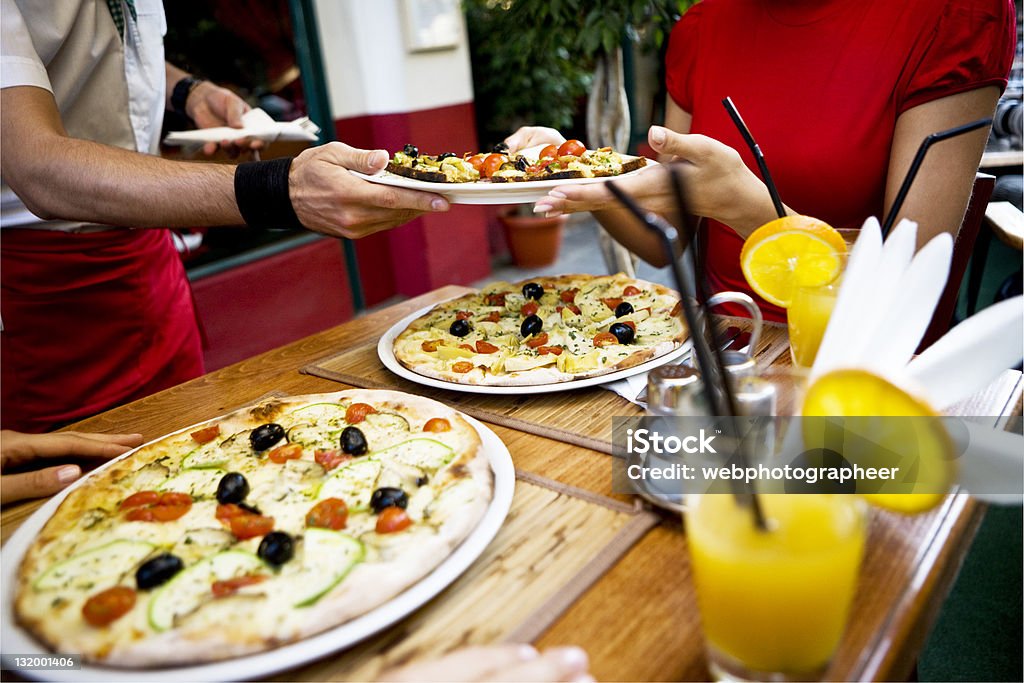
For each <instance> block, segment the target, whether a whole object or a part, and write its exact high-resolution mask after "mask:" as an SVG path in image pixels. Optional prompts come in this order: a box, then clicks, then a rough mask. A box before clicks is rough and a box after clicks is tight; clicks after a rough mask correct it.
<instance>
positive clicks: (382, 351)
mask: <svg viewBox="0 0 1024 683" xmlns="http://www.w3.org/2000/svg"><path fill="white" fill-rule="evenodd" d="M460 296H461V295H460ZM452 298H455V297H452ZM438 303H444V302H438ZM436 305H437V304H433V305H430V306H425V307H423V308H421V309H420V310H418V311H416V312H415V313H412V314H411V315H408V316H406V317H405V318H402V319H401V320H399V321H398V322H397V323H395V324H394V325H392V326H391V329H389V330H388V331H387V332H385V333H384V336H382V337H381V338H380V341H379V342H377V356H378V357H379V358H380V362H381V363H383V364H384V367H386V368H387V369H388V370H390V371H391V372H393V373H395V374H396V375H398V376H399V377H403V378H405V379H407V380H409V381H410V382H416V383H417V384H422V385H424V386H428V387H436V388H438V389H448V390H449V391H462V392H466V393H469V394H490V395H491V396H518V395H520V394H549V393H551V392H553V391H572V390H573V389H582V388H583V387H595V386H598V385H599V384H607V383H609V382H615V381H618V380H620V379H624V378H626V377H631V376H633V375H638V374H640V373H641V372H649V371H651V370H653V369H654V368H656V367H658V366H659V365H664V364H665V363H668V362H670V361H673V360H675V359H677V358H679V357H680V356H682V355H683V354H684V353H686V352H687V351H689V350H690V347H691V346H692V342H691V341H690V340H689V339H687V340H686V341H684V342H683V343H682V345H680V347H679V348H678V349H673V350H672V351H670V352H668V353H666V354H665V355H664V356H658V357H657V358H652V359H651V360H649V361H647V362H646V363H641V364H640V365H634V366H633V367H631V368H626V369H625V370H617V371H616V372H610V373H608V374H607V375H599V376H597V377H585V378H583V379H574V380H572V381H569V382H556V383H554V384H534V385H529V386H521V387H493V386H483V385H479V384H458V383H456V382H445V381H444V380H441V379H434V378H433V377H427V376H426V375H420V374H417V373H415V372H413V371H412V370H410V369H409V368H407V367H405V366H404V365H402V364H401V363H399V362H398V359H397V358H395V348H394V347H395V337H397V336H398V335H400V334H401V333H402V331H403V330H404V329H405V328H406V327H408V326H409V323H411V322H412V321H413V320H415V319H416V318H418V317H420V316H421V315H423V314H424V313H426V312H427V311H429V310H430V309H432V308H433V307H434V306H436Z"/></svg>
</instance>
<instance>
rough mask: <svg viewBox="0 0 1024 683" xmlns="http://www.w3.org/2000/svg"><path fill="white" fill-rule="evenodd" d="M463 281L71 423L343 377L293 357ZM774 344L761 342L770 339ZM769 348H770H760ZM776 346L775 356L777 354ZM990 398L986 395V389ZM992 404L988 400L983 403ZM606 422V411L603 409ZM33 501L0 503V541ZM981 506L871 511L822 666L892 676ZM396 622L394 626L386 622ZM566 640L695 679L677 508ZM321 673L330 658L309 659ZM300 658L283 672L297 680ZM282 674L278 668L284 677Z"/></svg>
mask: <svg viewBox="0 0 1024 683" xmlns="http://www.w3.org/2000/svg"><path fill="white" fill-rule="evenodd" d="M463 291H465V290H464V288H459V287H447V288H444V289H442V290H438V291H436V292H433V293H431V294H429V295H424V296H422V297H417V298H415V299H411V300H409V301H405V302H402V303H401V304H399V305H397V306H394V307H390V308H388V309H384V310H382V311H378V312H376V313H373V314H371V315H368V316H365V317H363V318H360V319H359V320H358V321H353V322H350V323H347V324H345V325H341V326H338V327H335V328H332V329H330V330H327V331H325V332H323V333H320V334H318V335H314V336H312V337H309V338H307V339H303V340H300V341H297V342H295V343H293V344H290V345H288V346H285V347H282V348H280V349H277V350H274V351H271V352H268V353H265V354H262V355H260V356H256V357H254V358H252V359H249V360H247V361H243V362H242V363H238V364H236V365H233V366H230V367H228V368H224V369H223V370H220V371H218V372H215V373H211V374H209V375H206V376H204V377H201V378H198V379H196V380H193V381H191V382H188V383H185V384H183V385H180V386H178V387H174V388H172V389H169V390H167V391H164V392H161V393H159V394H156V395H154V396H151V397H148V398H145V399H142V400H141V401H137V402H135V403H132V404H129V405H127V406H122V407H120V408H116V409H114V410H111V411H108V412H107V413H104V414H102V415H99V416H96V417H94V418H91V419H89V420H85V421H83V422H82V423H80V424H78V425H76V429H87V430H98V431H141V432H142V433H143V434H144V436H145V437H146V438H147V439H151V438H155V437H158V436H160V435H161V434H164V433H167V432H169V431H173V430H175V429H179V428H181V427H184V426H187V425H189V424H192V423H195V422H198V421H201V420H205V419H208V418H209V417H210V416H211V415H216V414H220V413H223V412H227V411H230V410H232V409H234V408H236V407H238V406H240V405H244V404H246V403H249V402H251V401H253V400H255V399H257V398H259V397H260V396H263V395H265V394H267V393H269V392H282V393H287V394H303V393H319V392H327V391H336V390H338V389H342V388H345V387H344V385H341V384H338V383H337V382H332V381H328V380H325V379H320V378H317V377H313V376H309V375H302V374H299V373H298V371H297V370H298V368H300V367H302V366H304V365H306V364H308V363H310V362H313V361H315V360H317V359H320V358H324V357H327V356H331V355H334V354H336V353H338V352H339V351H342V350H344V349H346V348H353V347H355V346H356V345H358V344H361V343H365V342H366V341H368V340H371V339H374V338H377V337H379V335H380V334H381V333H382V332H384V331H385V330H386V329H387V328H388V327H389V326H390V325H391V324H392V323H393V322H394V321H395V320H397V319H399V318H401V317H403V316H405V315H408V314H409V313H411V312H412V311H415V310H417V309H419V308H421V307H423V306H424V305H427V304H428V303H430V302H432V301H437V300H441V299H444V298H449V297H451V296H455V295H458V294H459V293H461V292H463ZM773 348H774V347H773ZM773 353H774V351H773ZM785 356H786V355H785V354H781V355H779V356H778V357H779V358H780V360H779V361H778V362H780V363H783V362H784V358H785ZM995 385H997V386H994V388H993V387H990V390H989V393H988V394H985V392H983V395H982V396H981V397H976V398H974V399H972V401H968V402H967V403H966V405H972V406H983V405H987V406H993V405H995V404H996V403H998V404H999V408H998V409H997V412H1001V413H1005V412H1007V410H1013V409H1016V410H1019V405H1020V396H1021V382H1020V374H1019V373H1016V374H1013V373H1009V374H1006V375H1004V376H1003V377H1001V378H1000V380H999V382H997V383H995ZM997 395H998V396H997ZM993 412H996V411H993ZM608 418H609V420H610V419H611V416H610V415H609V416H608ZM494 430H495V432H496V433H497V434H498V436H499V437H500V438H501V439H502V440H503V441H504V442H505V443H506V444H507V445H508V447H509V450H510V452H511V453H512V456H513V460H514V461H515V464H516V467H517V468H519V469H521V470H524V471H526V472H533V473H537V474H540V475H542V476H544V477H547V478H550V479H554V480H556V481H559V482H563V483H566V484H570V485H573V486H576V487H579V488H581V489H584V490H586V491H590V492H592V493H594V494H599V495H603V496H607V497H611V498H614V499H616V500H620V501H622V502H626V503H631V502H632V500H633V499H632V497H630V496H626V495H622V494H614V493H613V492H612V491H611V476H610V475H611V461H610V458H609V457H608V456H607V455H605V454H603V453H599V452H597V451H593V450H588V449H585V448H580V447H576V446H571V445H569V444H566V443H562V442H558V441H552V440H550V439H546V438H543V437H540V436H536V435H533V434H527V433H524V432H520V431H516V430H513V429H509V428H506V427H500V426H496V427H494ZM39 504H40V503H38V502H33V503H22V504H16V505H13V506H8V507H6V508H4V509H3V510H2V513H0V533H2V535H3V537H4V538H5V539H6V538H7V536H8V535H9V534H10V532H11V531H12V530H13V529H15V528H16V527H17V526H18V525H19V524H20V523H21V522H22V521H24V519H25V518H26V517H27V516H28V515H29V514H31V512H32V511H34V510H35V509H37V508H38V506H39ZM983 511H984V508H983V506H981V505H979V504H977V503H975V502H974V501H972V500H970V499H967V498H965V497H963V496H958V497H953V496H951V497H949V498H947V500H946V501H945V503H944V504H943V505H942V506H940V507H939V508H938V509H936V510H933V511H932V512H930V513H927V514H925V515H919V516H916V517H903V516H900V515H896V514H892V513H884V512H874V513H873V515H872V522H871V531H870V535H869V540H868V546H867V550H866V556H865V560H864V565H863V572H862V579H861V589H860V591H859V592H858V596H857V599H856V600H855V604H854V607H853V616H852V618H851V621H850V627H849V629H848V632H847V634H846V636H845V637H844V640H843V643H842V644H841V646H840V650H839V652H838V654H837V657H836V660H835V662H834V665H833V668H832V669H831V670H830V672H829V677H830V678H834V679H890V678H901V677H903V676H905V674H906V673H907V672H908V671H909V670H910V667H911V666H912V664H913V661H914V658H915V656H916V652H917V650H918V649H919V647H920V644H921V642H923V639H924V637H925V635H926V634H927V630H928V627H929V626H930V624H931V622H932V620H933V619H934V616H935V611H936V610H937V609H938V607H939V605H940V604H941V601H942V599H943V598H944V596H945V594H946V591H947V590H948V588H949V585H950V584H951V582H952V580H953V578H954V577H955V574H956V570H957V568H958V567H959V563H960V561H961V559H962V557H963V555H964V553H965V552H966V550H967V548H968V547H969V545H970V540H971V537H972V536H973V533H974V530H975V528H976V527H977V524H978V522H979V521H980V519H981V516H982V514H983ZM396 628H398V627H396ZM536 642H537V644H538V645H540V646H545V647H546V646H550V645H556V644H570V643H571V644H579V645H582V646H583V647H584V648H586V649H587V651H588V652H589V654H590V656H591V661H592V670H593V672H594V674H595V676H596V677H597V678H598V679H600V680H698V679H703V678H706V677H707V671H706V668H705V664H704V658H703V649H702V642H701V633H700V624H699V616H698V614H697V610H696V603H695V597H694V593H693V589H692V586H691V583H690V577H689V562H688V559H687V552H686V538H685V534H684V533H683V529H682V524H681V522H680V520H679V519H677V518H674V517H673V516H671V515H667V514H666V515H664V516H663V522H662V524H661V525H660V526H658V527H656V528H654V529H653V530H651V531H650V532H648V533H647V534H646V535H645V536H644V537H643V538H642V539H640V541H639V542H637V543H636V545H634V546H633V548H632V549H631V550H630V551H629V552H628V553H626V554H625V555H624V556H623V557H622V559H621V560H620V561H619V562H618V563H617V564H616V565H615V566H614V567H612V568H611V569H610V570H609V571H608V572H607V573H606V574H605V575H604V576H603V577H601V578H600V579H598V580H597V581H596V582H595V583H594V584H593V585H592V587H591V588H590V589H589V590H588V591H586V592H585V593H584V594H583V595H582V596H581V597H580V598H579V599H578V600H577V601H576V602H575V603H574V604H572V605H571V607H569V608H568V609H567V610H566V611H565V612H564V613H563V614H562V615H561V616H560V617H559V618H558V619H557V620H556V621H555V622H554V623H553V625H552V626H551V628H550V629H549V630H548V631H547V632H546V633H544V634H543V635H542V636H541V637H540V638H539V639H538V640H537V641H536ZM312 666H313V667H314V668H315V669H316V670H317V672H318V674H317V675H318V676H319V675H321V674H322V673H324V672H325V671H326V672H327V673H328V674H329V673H330V660H329V659H325V660H321V661H320V662H318V663H315V664H313V665H312ZM302 671H303V670H302V669H298V670H294V671H293V672H292V673H293V675H295V676H296V677H299V678H301V677H302ZM286 677H287V676H286Z"/></svg>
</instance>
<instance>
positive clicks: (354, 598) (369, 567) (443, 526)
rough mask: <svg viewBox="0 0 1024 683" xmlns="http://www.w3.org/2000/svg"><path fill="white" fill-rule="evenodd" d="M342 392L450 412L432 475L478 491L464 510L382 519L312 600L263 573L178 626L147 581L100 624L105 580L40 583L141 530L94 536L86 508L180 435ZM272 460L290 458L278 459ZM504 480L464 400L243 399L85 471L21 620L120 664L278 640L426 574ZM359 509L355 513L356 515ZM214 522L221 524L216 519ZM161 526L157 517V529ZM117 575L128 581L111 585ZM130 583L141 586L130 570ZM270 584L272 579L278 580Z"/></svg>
mask: <svg viewBox="0 0 1024 683" xmlns="http://www.w3.org/2000/svg"><path fill="white" fill-rule="evenodd" d="M337 401H343V402H350V403H355V402H365V403H370V404H372V405H374V406H378V407H381V406H386V407H387V408H389V409H390V410H394V411H396V413H398V414H400V415H402V416H403V417H406V418H407V419H408V420H409V421H410V423H411V424H419V425H422V423H423V422H425V421H426V420H427V419H429V418H433V417H443V418H445V419H447V420H448V421H449V423H450V424H451V425H452V430H451V433H450V436H446V435H448V434H449V433H443V434H441V435H435V434H430V436H431V438H433V437H436V438H437V440H441V439H442V438H448V439H449V441H451V442H452V443H459V444H461V445H462V447H461V448H459V449H458V452H457V455H456V458H455V459H454V460H452V461H451V462H449V463H448V464H446V465H444V466H442V467H441V469H439V470H437V471H436V473H435V474H433V475H431V481H430V482H429V483H428V484H427V486H430V487H432V488H434V487H436V488H438V489H439V490H440V491H448V490H450V489H452V488H453V487H455V486H463V487H465V488H464V489H463V490H464V491H466V492H471V493H472V497H471V498H469V499H467V500H462V499H459V501H458V505H457V507H456V508H455V510H456V511H457V513H456V512H449V513H448V514H447V516H446V517H443V518H442V521H441V522H439V523H438V524H437V525H436V527H435V526H432V525H431V524H427V523H426V522H425V521H424V522H423V523H414V524H413V526H411V527H409V529H406V530H405V531H402V532H399V533H395V534H388V535H380V534H376V533H374V532H372V531H371V532H369V535H368V536H362V537H361V538H362V539H364V542H365V543H366V547H367V551H366V552H367V557H366V560H365V561H364V562H361V563H359V564H356V565H355V567H354V568H353V569H352V570H351V572H349V574H348V575H347V576H345V578H344V579H343V580H342V581H341V582H340V583H339V584H338V585H337V586H335V587H334V588H333V589H331V590H330V591H329V592H328V593H326V594H325V595H324V596H323V597H322V598H320V599H319V601H317V602H315V603H314V604H313V605H312V606H309V607H302V608H296V607H294V606H293V602H292V601H291V600H292V597H291V596H290V595H287V594H286V593H281V595H278V593H276V592H274V590H269V589H268V590H267V591H266V592H265V594H264V595H263V597H260V585H262V584H257V585H256V586H253V587H251V588H252V589H253V591H252V592H251V593H246V592H244V591H240V592H239V593H237V594H236V595H233V596H229V597H227V598H219V599H216V600H210V601H209V602H207V603H204V604H202V605H201V606H200V608H199V609H198V610H197V611H195V612H193V613H192V614H191V615H186V616H185V617H184V618H183V619H182V620H181V623H180V624H178V625H177V626H175V627H174V628H172V629H170V630H168V631H165V632H163V633H159V632H156V631H154V630H153V629H152V628H151V627H149V625H148V622H147V615H146V609H145V608H146V603H147V600H148V598H149V596H148V595H147V593H146V592H143V591H140V592H139V600H138V603H137V604H136V607H135V608H134V609H133V610H132V611H131V612H129V613H128V614H126V615H125V616H124V617H121V619H119V620H118V621H115V622H114V623H113V624H112V625H111V626H110V627H104V628H94V627H91V626H89V625H87V624H86V623H85V622H84V620H83V619H82V618H81V605H82V603H83V602H84V601H85V599H86V597H88V595H90V594H93V593H95V592H96V591H98V590H100V588H99V587H97V588H96V589H90V590H87V591H84V592H82V594H81V595H79V594H78V593H77V592H74V593H72V592H70V591H64V592H62V593H61V595H65V594H67V595H69V596H70V595H73V596H74V597H69V598H68V604H67V605H64V606H62V607H61V608H60V609H58V610H54V608H53V606H52V604H51V595H49V594H45V593H41V592H39V591H36V590H34V588H33V582H34V581H35V580H36V579H37V578H38V577H39V576H40V575H41V573H42V572H43V571H45V570H46V569H47V568H48V567H49V566H52V563H53V562H55V561H58V560H60V559H64V558H66V557H68V556H69V554H72V553H74V552H78V551H80V550H81V549H85V548H92V547H98V546H99V545H102V544H103V543H105V542H107V541H108V540H109V539H110V538H113V537H122V538H131V537H132V530H131V529H127V528H126V527H131V526H132V525H140V524H144V523H142V522H120V523H118V524H116V525H115V526H114V527H113V528H112V529H105V530H104V532H103V533H102V535H101V536H102V537H101V538H93V537H92V536H97V535H100V534H93V535H92V536H91V535H90V534H89V532H88V530H87V529H85V530H83V529H82V528H81V526H82V520H83V519H85V518H86V517H85V516H84V515H85V513H86V512H87V511H88V510H91V509H95V507H96V506H98V505H106V506H108V507H109V508H111V509H113V510H116V507H117V505H118V504H119V502H120V500H122V499H123V498H124V497H126V496H127V495H128V494H130V493H132V492H134V491H135V490H137V489H135V488H134V481H135V478H137V477H138V476H139V473H140V472H141V471H144V470H146V469H147V468H149V467H151V466H152V465H153V464H155V463H159V462H161V461H163V462H166V458H168V457H172V458H174V457H176V458H178V459H179V461H180V459H181V457H182V454H181V451H182V449H181V448H180V444H181V443H188V441H190V437H189V434H190V433H191V432H193V431H195V430H196V429H198V428H200V427H203V426H205V425H207V424H211V423H217V424H220V425H222V426H230V427H231V428H234V427H237V426H239V425H248V426H249V427H250V428H251V427H254V426H257V425H259V424H263V423H265V422H267V421H269V420H275V419H283V416H286V415H287V414H288V413H290V412H291V411H293V410H295V409H297V408H301V407H303V406H311V405H314V404H318V403H324V402H337ZM222 436H223V434H222ZM418 438H419V437H418ZM449 441H445V443H449ZM372 455H373V453H371V454H370V456H372ZM162 459H163V460H162ZM171 464H172V465H173V463H171ZM264 466H265V467H267V468H271V467H282V466H280V465H273V464H270V463H266V464H264ZM281 472H284V470H283V469H282V470H281ZM254 490H255V486H254ZM432 492H433V491H432ZM493 492H494V482H493V475H492V472H491V468H490V465H489V462H488V460H487V457H486V456H485V455H484V454H483V452H482V446H481V442H480V438H479V435H478V434H477V432H476V430H475V429H474V428H473V427H472V426H471V425H470V424H469V423H468V422H466V421H465V420H464V419H463V418H462V417H461V416H460V414H459V413H458V412H457V411H455V410H453V409H451V408H450V407H448V406H445V405H443V404H441V403H438V402H436V401H433V400H430V399H426V398H422V397H418V396H412V395H409V394H404V393H400V392H392V391H372V390H351V391H343V392H336V393H331V394H316V395H310V396H302V397H295V398H289V399H282V400H274V401H270V402H265V403H262V404H260V406H257V407H256V408H250V409H245V410H241V411H236V412H235V413H231V414H229V415H226V416H224V417H222V418H217V419H216V420H212V421H208V422H206V423H201V424H199V425H194V426H192V427H189V428H187V429H185V430H181V431H180V432H176V433H175V434H172V435H169V436H167V437H162V438H161V439H158V440H157V441H155V442H152V443H150V444H147V445H145V446H143V447H141V448H140V449H137V450H136V451H135V452H133V453H130V454H128V455H127V456H124V457H122V458H120V459H119V460H118V461H117V462H115V463H113V464H112V465H111V466H110V467H107V468H105V469H104V470H102V471H98V472H97V473H95V474H94V475H92V476H90V477H87V478H86V479H84V480H82V483H81V484H80V485H79V486H77V487H76V489H75V490H73V491H72V492H71V493H70V494H69V495H68V497H67V498H66V499H65V501H64V502H63V503H62V504H61V506H60V507H59V508H58V509H57V511H56V512H55V513H54V515H53V517H51V519H50V520H49V522H47V524H46V525H45V526H44V528H43V529H42V530H41V532H40V534H39V536H38V537H37V538H36V540H35V541H34V542H33V544H32V546H31V547H30V548H29V550H28V552H27V553H26V555H25V557H24V558H23V560H22V563H21V565H20V567H19V571H18V575H17V581H18V588H17V596H16V600H15V615H16V618H17V620H18V622H19V623H20V624H21V625H22V626H24V627H25V628H26V629H27V630H28V631H29V632H31V633H32V634H33V635H34V636H35V637H37V638H38V639H39V640H41V641H42V642H43V643H45V644H46V645H47V646H48V647H50V648H51V649H53V650H54V651H57V652H75V653H81V654H82V655H83V658H84V659H85V660H86V661H93V662H101V663H102V664H104V665H108V666H115V667H136V668H145V667H158V666H180V665H183V664H195V663H200V662H206V661H214V660H221V659H226V658H230V657H235V656H239V655H243V654H249V653H254V652H260V651H264V650H268V649H271V648H274V647H277V646H279V645H283V644H286V643H290V642H294V641H296V640H299V639H301V638H304V637H307V636H310V635H313V634H315V633H318V632H321V631H323V630H325V629H328V628H331V627H334V626H337V625H340V624H342V623H345V622H347V621H349V620H351V619H352V618H355V617H358V616H360V615H362V614H365V613H366V612H368V611H370V610H372V609H373V608H375V607H377V606H379V605H381V604H383V603H385V602H387V601H388V600H390V599H391V598H392V597H394V596H395V595H397V594H398V593H400V592H402V591H403V590H405V589H406V588H408V587H409V586H411V585H412V584H414V583H416V582H417V581H419V580H420V579H421V578H423V577H424V576H426V575H427V574H428V573H430V572H431V571H433V569H434V568H435V567H436V566H437V565H439V564H440V563H441V562H443V561H444V560H445V558H447V557H448V556H449V555H450V554H451V552H452V551H453V550H454V549H455V548H456V547H458V545H459V544H460V543H461V542H462V541H463V540H464V539H465V538H466V536H468V535H469V533H470V532H472V530H473V529H474V528H475V527H476V525H477V523H478V522H479V521H480V519H481V518H482V517H483V515H484V513H485V512H486V510H487V508H488V505H489V504H490V501H491V499H492V497H493ZM251 496H252V493H250V497H251ZM247 500H248V499H247ZM434 500H436V497H435V498H434ZM299 503H300V504H302V505H303V506H304V507H303V509H308V508H309V507H311V506H312V504H313V502H312V501H311V500H302V501H299ZM215 505H216V501H212V503H211V502H208V501H204V502H200V501H198V500H197V502H196V503H195V504H194V505H193V509H192V511H190V513H189V515H186V517H185V518H183V519H187V518H188V517H190V516H192V515H193V514H194V513H200V514H198V515H197V517H198V518H199V519H200V520H203V519H205V517H206V516H209V517H210V518H212V517H213V509H214V507H215ZM114 514H115V515H116V512H115V513H114ZM351 520H352V518H351V517H350V524H351ZM210 526H216V522H215V520H214V522H213V523H211V524H210ZM153 530H154V528H153V527H150V531H153ZM353 533H355V532H354V530H353ZM296 538H297V539H298V538H299V536H298V535H296ZM259 540H260V539H258V538H257V539H252V541H254V542H253V543H250V542H249V541H241V542H238V543H237V544H236V546H241V545H243V544H247V543H248V544H249V545H250V546H252V550H251V552H254V548H255V542H258V541H259ZM378 543H379V544H381V545H379V546H378V545H377V544H378ZM298 556H299V555H298V552H297V554H296V558H294V559H293V560H292V562H296V561H297V560H298ZM289 567H290V565H289V564H285V565H284V566H283V567H282V570H281V576H282V577H284V576H288V574H287V571H288V570H289ZM271 581H273V579H272V580H271ZM115 583H118V582H114V583H111V584H109V585H114V584H115ZM120 583H121V584H122V585H131V586H133V587H134V581H133V580H132V579H131V577H127V578H126V579H124V580H122V581H121V582H120ZM267 585H271V583H270V581H268V582H267ZM275 585H276V584H275ZM282 585H283V584H282ZM41 595H42V598H41V597H40V596H41ZM285 598H287V599H285ZM225 622H227V623H225Z"/></svg>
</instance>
